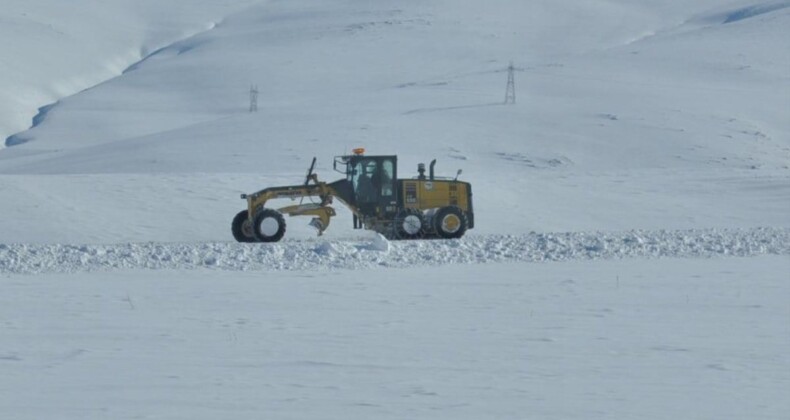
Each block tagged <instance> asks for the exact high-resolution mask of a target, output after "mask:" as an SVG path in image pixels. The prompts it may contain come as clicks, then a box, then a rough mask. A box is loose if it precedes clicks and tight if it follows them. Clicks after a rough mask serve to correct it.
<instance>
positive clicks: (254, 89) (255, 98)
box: [250, 85, 258, 112]
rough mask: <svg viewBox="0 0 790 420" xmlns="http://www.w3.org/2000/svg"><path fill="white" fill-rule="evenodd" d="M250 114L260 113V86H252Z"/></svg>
mask: <svg viewBox="0 0 790 420" xmlns="http://www.w3.org/2000/svg"><path fill="white" fill-rule="evenodd" d="M250 112H258V85H250Z"/></svg>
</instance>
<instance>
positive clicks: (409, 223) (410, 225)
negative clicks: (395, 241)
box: [402, 214, 422, 235]
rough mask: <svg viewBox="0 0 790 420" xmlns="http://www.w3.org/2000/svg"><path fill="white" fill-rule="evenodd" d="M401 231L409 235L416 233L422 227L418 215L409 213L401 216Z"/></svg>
mask: <svg viewBox="0 0 790 420" xmlns="http://www.w3.org/2000/svg"><path fill="white" fill-rule="evenodd" d="M402 226H403V231H404V232H406V233H407V234H409V235H416V234H417V233H418V232H419V231H420V229H421V228H422V221H421V220H420V218H419V216H416V215H413V214H410V215H408V216H406V217H404V218H403V224H402Z"/></svg>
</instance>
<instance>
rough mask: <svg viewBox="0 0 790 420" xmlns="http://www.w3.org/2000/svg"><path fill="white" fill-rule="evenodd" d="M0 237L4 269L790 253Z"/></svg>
mask: <svg viewBox="0 0 790 420" xmlns="http://www.w3.org/2000/svg"><path fill="white" fill-rule="evenodd" d="M385 245H386V248H387V249H386V252H382V251H384V249H382V244H381V243H380V241H379V240H376V239H375V238H374V239H373V240H372V241H371V242H353V241H321V242H319V243H316V241H284V242H281V243H277V244H237V243H126V244H118V245H67V244H56V245H29V244H10V245H0V273H3V274H35V273H50V272H82V271H97V270H114V269H151V270H159V269H168V270H182V269H196V268H215V269H221V270H231V271H246V270H289V271H290V270H318V269H364V268H371V267H377V266H386V267H412V266H425V265H445V264H476V263H489V262H539V261H567V260H597V259H617V258H660V257H682V258H687V257H703V258H708V257H716V256H742V257H747V256H754V255H762V254H774V255H790V229H780V228H756V229H748V230H716V229H708V230H680V231H642V230H635V231H628V232H622V233H607V232H589V233H540V234H538V233H532V234H526V235H519V236H514V235H487V236H469V237H467V238H464V239H462V240H434V241H404V242H392V243H387V244H385Z"/></svg>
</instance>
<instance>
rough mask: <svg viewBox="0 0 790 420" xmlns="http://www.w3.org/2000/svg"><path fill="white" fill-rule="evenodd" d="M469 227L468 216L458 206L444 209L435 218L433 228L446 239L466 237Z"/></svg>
mask: <svg viewBox="0 0 790 420" xmlns="http://www.w3.org/2000/svg"><path fill="white" fill-rule="evenodd" d="M468 226H469V222H468V221H467V220H466V215H465V214H464V212H463V210H461V209H460V208H459V207H458V206H447V207H442V208H440V209H439V210H438V211H437V212H436V214H434V216H433V228H434V230H435V231H436V234H437V235H439V237H441V238H444V239H455V238H460V237H462V236H464V233H466V229H467V227H468Z"/></svg>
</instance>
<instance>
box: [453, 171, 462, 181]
mask: <svg viewBox="0 0 790 420" xmlns="http://www.w3.org/2000/svg"><path fill="white" fill-rule="evenodd" d="M463 172H464V170H463V169H459V170H458V173H456V174H455V180H456V181H458V177H459V176H461V174H462V173H463Z"/></svg>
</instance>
